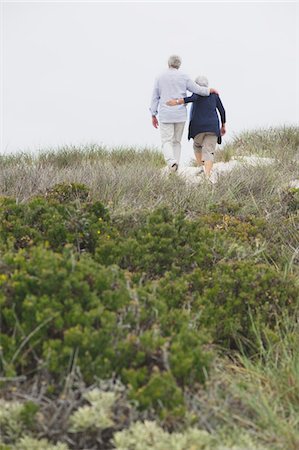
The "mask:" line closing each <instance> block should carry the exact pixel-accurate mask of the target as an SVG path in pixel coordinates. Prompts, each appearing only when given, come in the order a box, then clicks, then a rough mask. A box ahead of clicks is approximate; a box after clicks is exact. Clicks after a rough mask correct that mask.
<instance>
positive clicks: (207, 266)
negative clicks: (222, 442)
mask: <svg viewBox="0 0 299 450" xmlns="http://www.w3.org/2000/svg"><path fill="white" fill-rule="evenodd" d="M295 194H296V193H292V196H293V197H294V195H295ZM293 197H292V198H293ZM294 199H295V197H294ZM294 201H295V200H294ZM292 202H293V200H291V201H290V205H292V206H291V210H292V211H293V209H292V208H293V203H292ZM223 208H224V209H223V210H221V209H220V211H217V208H216V206H215V205H214V206H213V208H212V209H213V212H211V213H210V214H204V215H201V216H199V217H193V219H192V220H191V219H188V218H186V217H185V214H184V213H182V212H181V213H178V214H173V213H172V212H170V211H169V210H168V209H167V208H158V209H155V210H154V211H152V212H151V213H148V214H146V213H145V212H141V213H140V219H138V220H137V219H136V220H135V221H134V226H132V222H130V221H126V220H120V219H119V218H117V217H113V218H111V216H110V214H109V210H108V208H107V207H106V206H105V205H103V204H102V203H101V202H98V201H91V199H90V196H89V191H88V189H87V188H86V186H84V185H79V184H72V183H71V184H64V185H58V186H54V187H53V188H52V189H51V190H49V191H48V193H47V195H46V196H45V197H36V198H33V199H32V200H31V201H29V202H28V203H24V204H20V203H17V202H16V201H15V200H13V199H11V198H2V199H1V202H0V218H1V221H0V251H1V260H0V267H1V274H0V285H1V292H0V307H1V315H2V318H1V346H2V352H1V355H0V366H1V369H2V371H3V374H4V376H5V377H14V376H16V375H25V376H26V377H27V378H30V377H32V376H33V375H34V374H37V373H38V374H43V376H45V377H46V378H47V379H48V382H49V385H48V392H49V393H51V395H55V394H57V392H58V391H59V388H61V386H62V384H63V383H64V379H65V377H66V376H67V375H69V374H70V373H73V372H74V370H76V368H79V369H80V371H81V373H82V376H83V379H84V380H85V382H87V383H92V382H93V381H94V380H95V378H101V379H108V378H113V377H116V378H119V379H120V380H122V382H123V383H125V385H126V387H127V389H128V398H129V399H130V401H132V402H136V405H137V406H138V409H139V410H140V411H143V413H144V417H157V418H159V420H161V421H162V422H163V423H164V425H167V426H168V427H169V429H175V427H176V424H177V423H178V422H179V421H182V420H183V421H184V420H185V419H186V417H187V416H188V413H187V409H186V401H185V392H186V391H187V390H188V392H192V391H196V389H197V388H198V386H203V385H204V384H205V383H206V380H207V376H208V374H209V370H210V367H211V364H212V362H213V360H214V358H215V355H216V354H217V353H218V351H219V348H221V349H223V350H224V351H225V352H230V351H232V350H236V349H238V348H240V345H241V346H242V349H243V351H244V352H245V353H246V354H249V355H252V354H254V352H256V351H257V349H258V348H259V346H261V345H267V343H269V340H273V341H275V339H276V337H277V330H278V328H279V325H280V318H281V317H283V316H284V315H285V313H286V312H287V313H288V314H294V315H295V314H296V307H297V300H298V285H297V284H296V279H295V277H294V276H293V275H291V274H288V273H282V272H280V271H279V270H278V269H277V267H276V266H275V265H273V264H272V265H271V264H270V263H269V262H267V261H271V255H273V253H272V250H271V251H270V253H267V252H268V251H269V250H268V248H267V246H266V245H265V244H264V241H265V239H266V236H267V232H268V228H267V227H268V225H267V223H266V221H265V220H264V219H262V218H258V217H257V218H256V217H252V216H248V217H245V216H236V214H235V213H236V212H237V211H238V208H237V207H236V209H234V207H230V206H229V205H227V204H223ZM291 210H290V212H289V213H290V214H291V213H292V211H291ZM257 327H258V328H259V330H261V333H260V334H258V333H257ZM78 417H79V416H78ZM77 422H78V421H77ZM77 422H76V423H77ZM79 422H80V421H79ZM79 422H78V423H79ZM78 423H77V425H78ZM73 425H74V427H75V428H76V426H77V425H75V422H74V424H73ZM75 428H74V430H75ZM79 428H80V427H79ZM79 428H78V427H77V428H76V430H77V431H76V432H81V431H80V430H79ZM74 432H75V431H74Z"/></svg>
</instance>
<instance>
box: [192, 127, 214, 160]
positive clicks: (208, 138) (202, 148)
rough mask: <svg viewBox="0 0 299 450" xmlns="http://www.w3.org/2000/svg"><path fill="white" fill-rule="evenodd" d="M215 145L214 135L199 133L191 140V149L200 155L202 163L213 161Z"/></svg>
mask: <svg viewBox="0 0 299 450" xmlns="http://www.w3.org/2000/svg"><path fill="white" fill-rule="evenodd" d="M216 144H217V136H216V134H215V133H199V134H197V135H196V136H195V138H194V140H193V149H194V151H195V152H196V153H199V152H201V153H202V158H201V159H202V161H214V152H215V149H216Z"/></svg>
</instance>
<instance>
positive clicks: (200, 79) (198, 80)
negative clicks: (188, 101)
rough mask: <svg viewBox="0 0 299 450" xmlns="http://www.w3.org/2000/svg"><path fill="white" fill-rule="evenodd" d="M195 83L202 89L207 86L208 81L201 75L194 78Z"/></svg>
mask: <svg viewBox="0 0 299 450" xmlns="http://www.w3.org/2000/svg"><path fill="white" fill-rule="evenodd" d="M195 83H197V84H199V86H203V87H208V86H209V80H208V79H207V77H204V76H203V75H199V77H197V78H195Z"/></svg>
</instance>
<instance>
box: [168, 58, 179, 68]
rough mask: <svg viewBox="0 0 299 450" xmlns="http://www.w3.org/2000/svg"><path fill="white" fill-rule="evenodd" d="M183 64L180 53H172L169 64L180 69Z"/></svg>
mask: <svg viewBox="0 0 299 450" xmlns="http://www.w3.org/2000/svg"><path fill="white" fill-rule="evenodd" d="M181 64H182V60H181V58H180V57H179V56H178V55H171V56H170V57H169V59H168V66H169V67H173V68H174V69H179V68H180V66H181Z"/></svg>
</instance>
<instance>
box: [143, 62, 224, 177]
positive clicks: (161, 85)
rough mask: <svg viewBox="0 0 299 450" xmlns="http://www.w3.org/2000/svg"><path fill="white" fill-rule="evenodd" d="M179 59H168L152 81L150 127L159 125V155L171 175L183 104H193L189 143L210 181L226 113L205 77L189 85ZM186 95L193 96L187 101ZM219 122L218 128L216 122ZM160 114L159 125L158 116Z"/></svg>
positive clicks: (177, 158)
mask: <svg viewBox="0 0 299 450" xmlns="http://www.w3.org/2000/svg"><path fill="white" fill-rule="evenodd" d="M180 66H181V58H180V57H179V56H177V55H173V56H170V58H169V60H168V70H167V71H166V72H164V73H163V74H162V75H160V77H158V78H157V79H156V81H155V85H154V90H153V96H152V102H151V107H150V111H151V114H152V124H153V126H154V127H155V128H158V126H159V125H160V132H161V141H162V151H163V154H164V157H165V160H166V162H167V164H168V166H169V168H170V170H171V171H172V172H175V171H177V170H178V166H179V161H180V156H181V139H182V135H183V131H184V126H185V122H186V119H187V110H186V104H187V103H190V102H191V103H193V105H192V110H191V114H190V123H189V132H188V140H190V139H191V138H193V149H194V153H195V157H196V161H197V164H198V166H200V167H202V166H204V172H205V175H206V177H207V178H208V179H210V175H211V170H212V167H213V161H214V152H215V149H216V144H217V142H218V143H219V144H220V143H221V136H223V135H224V134H225V131H226V130H225V121H226V118H225V110H224V107H223V105H222V103H221V100H220V98H219V95H218V92H217V91H216V90H215V89H210V88H209V87H208V80H207V78H206V77H204V76H199V77H197V78H196V80H195V82H194V81H192V80H191V79H190V78H189V77H188V76H187V75H185V74H184V73H182V72H181V71H180V70H179V68H180ZM187 91H190V92H191V93H193V95H191V96H190V97H187ZM217 110H218V112H219V114H220V118H221V127H220V126H219V118H218V114H217ZM158 113H159V122H160V124H159V122H158V119H157V115H158Z"/></svg>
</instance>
